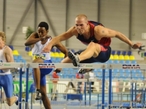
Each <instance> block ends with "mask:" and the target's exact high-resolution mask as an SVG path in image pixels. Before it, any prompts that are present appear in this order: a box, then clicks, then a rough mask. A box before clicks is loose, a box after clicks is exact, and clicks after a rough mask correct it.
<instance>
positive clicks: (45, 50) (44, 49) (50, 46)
mask: <svg viewBox="0 0 146 109" xmlns="http://www.w3.org/2000/svg"><path fill="white" fill-rule="evenodd" d="M51 49H52V45H51V44H48V45H46V46H45V47H44V48H43V52H44V53H47V52H50V51H51Z"/></svg>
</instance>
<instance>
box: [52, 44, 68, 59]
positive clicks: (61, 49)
mask: <svg viewBox="0 0 146 109" xmlns="http://www.w3.org/2000/svg"><path fill="white" fill-rule="evenodd" d="M55 46H56V47H57V48H58V49H59V50H60V51H61V52H62V53H64V55H65V57H67V55H68V50H67V49H66V47H65V46H64V45H63V44H62V43H61V42H60V43H58V44H57V45H55Z"/></svg>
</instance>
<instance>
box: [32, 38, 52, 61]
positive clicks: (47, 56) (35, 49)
mask: <svg viewBox="0 0 146 109" xmlns="http://www.w3.org/2000/svg"><path fill="white" fill-rule="evenodd" d="M51 39H52V38H51V37H50V38H48V40H47V42H46V43H45V44H41V41H38V42H37V43H36V44H34V47H33V48H32V54H33V56H36V57H41V58H42V59H44V60H50V59H51V55H50V53H43V52H42V50H43V48H44V47H45V46H46V45H47V44H48V43H49V42H50V40H51Z"/></svg>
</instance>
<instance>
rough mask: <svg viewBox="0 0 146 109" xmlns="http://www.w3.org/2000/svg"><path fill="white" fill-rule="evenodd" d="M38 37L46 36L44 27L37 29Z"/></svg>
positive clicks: (46, 32)
mask: <svg viewBox="0 0 146 109" xmlns="http://www.w3.org/2000/svg"><path fill="white" fill-rule="evenodd" d="M37 33H38V35H39V37H45V36H47V34H48V31H47V30H46V29H45V27H38V31H37Z"/></svg>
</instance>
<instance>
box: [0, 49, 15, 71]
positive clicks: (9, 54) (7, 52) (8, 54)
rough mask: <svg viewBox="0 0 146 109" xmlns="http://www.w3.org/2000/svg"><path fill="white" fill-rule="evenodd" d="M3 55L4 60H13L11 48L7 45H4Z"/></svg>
mask: <svg viewBox="0 0 146 109" xmlns="http://www.w3.org/2000/svg"><path fill="white" fill-rule="evenodd" d="M3 55H4V57H5V59H6V62H14V58H13V53H12V50H11V49H10V48H9V47H8V46H6V47H5V49H4V54H3ZM1 69H2V70H6V69H10V68H1Z"/></svg>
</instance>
